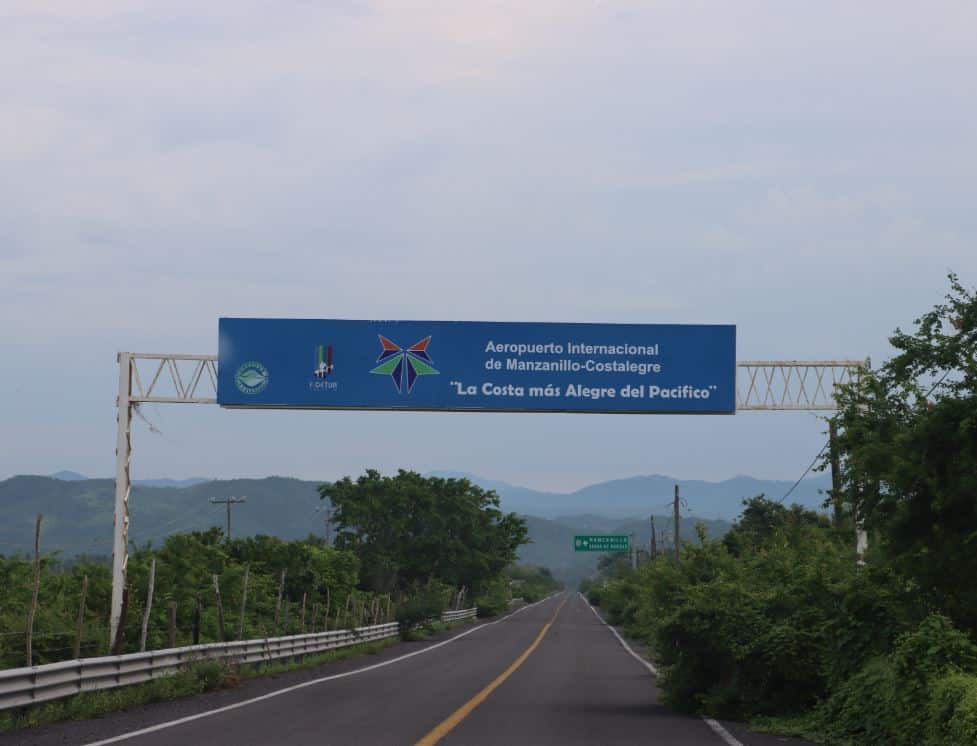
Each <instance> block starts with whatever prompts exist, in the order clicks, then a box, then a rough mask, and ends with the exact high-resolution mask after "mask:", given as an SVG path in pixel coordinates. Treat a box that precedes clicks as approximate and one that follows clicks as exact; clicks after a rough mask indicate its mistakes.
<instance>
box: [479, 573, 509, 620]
mask: <svg viewBox="0 0 977 746" xmlns="http://www.w3.org/2000/svg"><path fill="white" fill-rule="evenodd" d="M511 599H512V596H511V595H510V594H509V584H508V582H507V581H506V580H505V578H498V579H497V580H494V581H492V582H491V583H489V584H488V585H487V586H486V587H485V590H484V591H483V592H482V595H480V596H478V597H477V598H476V599H475V605H476V606H477V607H478V616H479V617H492V616H498V615H499V614H501V613H502V612H504V611H505V610H506V609H508V608H509V601H510V600H511Z"/></svg>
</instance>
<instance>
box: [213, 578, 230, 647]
mask: <svg viewBox="0 0 977 746" xmlns="http://www.w3.org/2000/svg"><path fill="white" fill-rule="evenodd" d="M213 578H214V595H215V596H217V631H218V633H219V634H220V641H221V642H225V641H226V640H227V634H226V633H225V632H224V603H223V602H222V601H221V586H220V579H219V578H218V577H217V575H214V576H213Z"/></svg>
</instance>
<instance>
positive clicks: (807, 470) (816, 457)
mask: <svg viewBox="0 0 977 746" xmlns="http://www.w3.org/2000/svg"><path fill="white" fill-rule="evenodd" d="M830 444H831V441H830V440H829V441H827V442H826V443H825V444H824V445H823V446H821V450H820V451H818V455H817V456H815V457H814V460H813V461H811V463H810V465H809V466H808V467H807V468H806V469H805V470H804V473H803V474H801V475H800V476H799V477H798V478H797V481H796V482H794V484H793V485H791V488H790V489H789V490H787V492H785V493H784V496H783V497H782V498H780V499H779V500H778V501H777V502H778V503H782V502H783V501H784V500H786V499H787V498H788V497H790V496H791V493H792V492H793V491H794V490H796V489H797V485H799V484H800V483H801V482H802V481H803V480H804V477H806V476H807V475H808V473H810V471H811V469H813V468H814V465H815V464H817V462H818V459H820V458H821V456H822V455H823V454H824V452H825V451H826V450H828V446H829V445H830Z"/></svg>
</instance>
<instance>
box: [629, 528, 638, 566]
mask: <svg viewBox="0 0 977 746" xmlns="http://www.w3.org/2000/svg"><path fill="white" fill-rule="evenodd" d="M628 543H629V544H630V545H631V569H632V570H637V569H638V547H637V545H635V543H634V534H633V533H632V534H631V536H630V537H629V542H628Z"/></svg>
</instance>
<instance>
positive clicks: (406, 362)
mask: <svg viewBox="0 0 977 746" xmlns="http://www.w3.org/2000/svg"><path fill="white" fill-rule="evenodd" d="M377 336H379V337H380V347H381V348H382V350H381V351H380V357H378V358H377V363H378V365H377V367H376V368H374V369H373V370H371V371H370V372H371V373H375V374H376V375H378V376H384V375H388V376H390V378H392V379H393V382H394V386H395V387H396V389H397V393H398V394H402V393H403V392H404V389H407V393H408V394H409V393H410V392H411V391H413V390H414V383H415V382H416V381H417V377H418V376H436V375H438V374H439V373H440V371H438V370H436V369H435V367H434V365H433V363H434V361H433V360H431V356H430V355H428V354H427V346H428V345H429V344H431V338H430V337H425V338H424V339H422V340H421V341H420V342H416V343H414V344H412V345H411V346H410V347H408V348H407V349H406V350H405V349H403V348H402V347H401V346H400V345H398V344H395V343H394V342H391V341H390V340H389V339H387V338H386V337H384V336H383V335H382V334H380V335H377Z"/></svg>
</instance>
